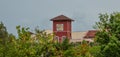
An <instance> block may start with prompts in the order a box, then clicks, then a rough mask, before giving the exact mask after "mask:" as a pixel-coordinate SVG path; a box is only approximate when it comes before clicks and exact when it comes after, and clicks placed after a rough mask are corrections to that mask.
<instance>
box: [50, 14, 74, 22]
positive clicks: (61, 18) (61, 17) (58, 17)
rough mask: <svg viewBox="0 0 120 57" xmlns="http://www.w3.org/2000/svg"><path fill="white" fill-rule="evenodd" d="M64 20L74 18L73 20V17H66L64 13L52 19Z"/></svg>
mask: <svg viewBox="0 0 120 57" xmlns="http://www.w3.org/2000/svg"><path fill="white" fill-rule="evenodd" d="M58 20H59V21H64V20H66V21H74V20H72V19H71V18H69V17H66V16H64V15H59V16H57V17H54V18H52V19H51V21H58Z"/></svg>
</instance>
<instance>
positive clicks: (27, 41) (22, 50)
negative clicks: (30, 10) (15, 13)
mask: <svg viewBox="0 0 120 57" xmlns="http://www.w3.org/2000/svg"><path fill="white" fill-rule="evenodd" d="M99 18H100V21H99V22H97V23H96V28H97V29H98V32H97V34H96V37H95V42H94V43H87V42H86V41H83V42H82V43H70V42H69V40H68V39H67V38H66V39H65V40H64V41H63V42H61V43H59V42H57V41H55V40H54V39H53V37H54V34H47V33H46V32H45V31H44V30H39V29H35V32H34V33H31V32H30V31H29V28H25V27H20V26H17V27H16V29H17V32H18V37H15V36H14V35H12V34H10V33H8V32H7V29H6V27H5V26H4V24H3V23H2V22H1V23H0V57H120V13H112V14H110V15H108V14H100V16H99Z"/></svg>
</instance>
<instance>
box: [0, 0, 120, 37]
mask: <svg viewBox="0 0 120 57" xmlns="http://www.w3.org/2000/svg"><path fill="white" fill-rule="evenodd" d="M116 11H117V12H119V11H120V0H0V21H2V22H4V24H5V26H6V27H7V29H8V31H9V32H10V33H13V34H15V35H16V34H17V32H16V29H15V27H16V26H17V25H21V26H24V27H30V28H31V31H33V30H34V28H35V27H37V26H39V27H40V29H52V22H51V21H50V19H51V18H53V17H56V16H58V15H61V14H63V15H65V16H68V17H70V18H72V19H74V20H75V21H74V22H73V24H72V26H73V31H87V30H91V29H93V25H94V24H95V22H96V21H98V20H99V18H98V16H99V15H98V14H99V13H112V12H116Z"/></svg>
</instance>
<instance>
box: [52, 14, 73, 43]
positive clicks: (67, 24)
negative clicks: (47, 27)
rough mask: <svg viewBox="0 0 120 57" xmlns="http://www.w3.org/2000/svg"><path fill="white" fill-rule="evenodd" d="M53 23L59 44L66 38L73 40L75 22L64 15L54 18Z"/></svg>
mask: <svg viewBox="0 0 120 57" xmlns="http://www.w3.org/2000/svg"><path fill="white" fill-rule="evenodd" d="M51 21H53V32H54V34H55V39H56V40H58V42H62V41H63V40H64V39H65V38H68V39H71V38H72V37H71V32H72V28H71V27H72V26H71V22H72V21H74V20H72V19H71V18H68V17H66V16H64V15H60V16H57V17H55V18H52V19H51Z"/></svg>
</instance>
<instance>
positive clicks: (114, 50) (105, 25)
mask: <svg viewBox="0 0 120 57" xmlns="http://www.w3.org/2000/svg"><path fill="white" fill-rule="evenodd" d="M99 18H100V21H99V22H97V24H96V27H97V28H98V30H99V31H98V33H97V34H96V42H97V43H98V44H99V46H101V50H100V53H99V55H100V57H120V13H119V12H116V13H112V14H109V15H108V14H100V16H99Z"/></svg>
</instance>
